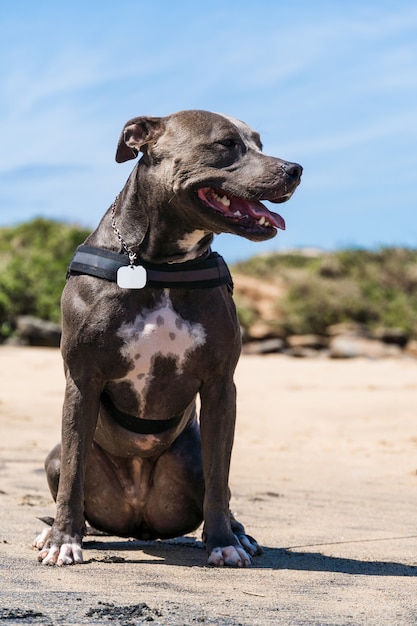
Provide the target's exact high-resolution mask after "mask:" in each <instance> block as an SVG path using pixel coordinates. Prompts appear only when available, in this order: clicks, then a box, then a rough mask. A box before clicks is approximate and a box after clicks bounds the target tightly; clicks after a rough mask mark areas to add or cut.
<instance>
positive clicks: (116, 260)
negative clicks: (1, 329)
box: [34, 110, 302, 567]
mask: <svg viewBox="0 0 417 626" xmlns="http://www.w3.org/2000/svg"><path fill="white" fill-rule="evenodd" d="M139 152H141V153H142V156H141V159H140V160H139V162H138V163H137V164H136V167H135V168H134V169H133V172H132V173H131V175H130V177H129V178H128V180H127V182H126V184H125V186H124V187H123V189H122V191H121V193H120V194H119V196H118V197H117V198H116V200H115V202H114V203H113V204H112V205H111V207H110V208H109V209H108V211H107V212H106V213H105V215H104V217H103V218H102V220H101V222H100V224H99V226H98V228H97V229H96V230H95V231H94V232H93V233H92V234H91V235H90V236H89V237H88V239H87V240H86V242H85V244H84V245H82V246H80V247H79V248H78V249H77V251H76V253H75V255H74V258H73V260H72V262H71V264H70V266H69V272H68V279H67V283H66V286H65V288H64V291H63V295H62V342H61V351H62V355H63V360H64V367H65V376H66V391H65V398H64V405H63V417H62V443H61V444H58V445H57V446H56V447H55V448H54V449H53V450H52V451H51V452H50V453H49V454H48V456H47V458H46V461H45V469H46V475H47V480H48V484H49V488H50V490H51V493H52V496H53V498H54V500H56V517H55V519H54V521H53V524H52V526H51V527H50V528H46V529H44V531H43V532H42V533H41V534H40V535H39V536H38V537H37V538H36V539H35V542H34V546H35V547H36V548H37V549H38V550H39V552H38V559H39V561H40V562H42V563H43V564H46V565H68V564H76V563H81V562H82V558H83V557H82V539H83V536H84V535H85V533H86V522H88V524H89V525H90V526H92V527H93V528H95V529H98V530H100V531H103V532H104V533H108V534H111V535H116V536H120V537H132V538H136V539H144V540H151V539H156V538H161V539H165V538H172V537H178V536H181V535H183V534H186V533H188V532H191V531H193V530H195V529H196V528H198V526H199V525H200V524H201V523H202V522H204V525H203V534H202V538H203V541H204V543H205V546H206V549H207V553H208V563H209V564H211V565H214V566H222V565H229V566H238V567H241V566H248V565H250V563H251V557H253V556H254V555H257V554H260V553H261V548H260V547H259V545H258V543H257V542H256V541H255V539H253V537H251V536H250V535H248V534H246V532H245V529H244V527H243V525H242V524H241V523H239V522H238V521H237V520H236V519H235V518H234V516H233V515H232V513H231V511H230V509H229V500H230V491H229V486H228V477H229V467H230V458H231V452H232V445H233V437H234V428H235V415H236V393H235V385H234V382H233V374H234V370H235V366H236V364H237V361H238V358H239V354H240V347H241V336H240V328H239V323H238V319H237V315H236V309H235V306H234V303H233V298H232V281H231V277H230V274H229V271H228V269H227V266H226V264H225V263H224V261H223V259H222V258H221V257H220V256H219V255H217V254H216V253H213V252H211V248H210V246H211V243H212V240H213V236H214V234H219V233H233V234H235V235H239V236H241V237H245V238H247V239H250V240H253V241H264V240H267V239H270V238H272V237H274V236H275V235H276V233H277V230H278V229H284V228H285V223H284V220H283V218H282V217H281V216H279V215H278V214H277V213H274V212H272V211H270V210H268V209H267V208H266V207H265V206H264V205H263V204H262V203H261V201H262V200H267V201H271V202H273V203H282V202H285V201H286V200H288V199H289V198H290V197H291V195H292V194H293V192H294V190H295V189H296V187H297V186H298V185H299V183H300V179H301V174H302V167H301V166H300V165H298V164H296V163H290V162H288V161H284V160H282V159H279V158H275V157H272V156H267V155H265V154H264V153H263V152H262V144H261V141H260V137H259V134H258V133H256V132H255V131H253V130H252V129H251V128H250V127H249V126H247V125H246V124H245V123H243V122H241V121H239V120H237V119H234V118H232V117H228V116H225V115H221V114H217V113H211V112H207V111H199V110H192V111H180V112H178V113H174V114H172V115H168V116H166V117H137V118H134V119H131V120H130V121H128V122H127V123H126V125H125V126H124V128H123V131H122V134H121V137H120V140H119V143H118V146H117V153H116V161H117V162H119V163H121V162H125V161H127V160H129V159H135V158H136V157H137V156H138V154H139ZM197 396H199V398H200V409H199V416H197V409H196V398H197Z"/></svg>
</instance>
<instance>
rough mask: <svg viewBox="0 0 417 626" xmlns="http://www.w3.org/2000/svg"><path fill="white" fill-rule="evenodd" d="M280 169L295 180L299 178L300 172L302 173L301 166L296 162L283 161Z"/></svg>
mask: <svg viewBox="0 0 417 626" xmlns="http://www.w3.org/2000/svg"><path fill="white" fill-rule="evenodd" d="M282 169H283V170H284V172H285V173H286V174H287V176H289V177H290V178H292V179H293V180H294V181H295V182H296V181H298V180H300V178H301V174H302V173H303V168H302V167H301V165H298V163H288V162H285V163H284V164H283V165H282Z"/></svg>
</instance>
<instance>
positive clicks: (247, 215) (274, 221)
mask: <svg viewBox="0 0 417 626" xmlns="http://www.w3.org/2000/svg"><path fill="white" fill-rule="evenodd" d="M197 194H198V197H199V199H200V200H201V201H202V202H204V204H206V205H207V206H209V207H210V208H211V209H214V210H215V211H217V212H218V213H221V214H222V215H223V216H224V217H226V218H228V219H229V220H231V221H232V222H234V223H235V224H239V225H240V226H244V227H247V228H254V227H256V228H262V229H265V230H268V229H269V230H275V229H278V228H279V229H280V230H285V221H284V219H283V218H282V217H281V215H278V213H274V212H272V211H269V210H268V209H267V208H266V207H265V206H264V205H263V204H261V203H260V202H258V201H257V200H244V199H243V198H239V197H238V196H234V195H232V194H230V193H227V192H225V191H223V190H222V189H212V188H211V187H204V188H202V189H198V191H197ZM286 199H287V198H286V197H285V198H283V199H282V201H285V200H286ZM274 201H275V202H277V201H278V202H279V201H280V200H274Z"/></svg>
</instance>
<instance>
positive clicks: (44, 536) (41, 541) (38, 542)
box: [32, 528, 51, 550]
mask: <svg viewBox="0 0 417 626" xmlns="http://www.w3.org/2000/svg"><path fill="white" fill-rule="evenodd" d="M50 534H51V529H50V528H44V529H43V531H42V532H41V533H40V534H39V535H38V536H37V537H36V538H35V540H34V542H33V544H32V546H33V547H34V548H38V550H42V548H43V546H44V545H45V543H46V542H47V541H48V539H49V535H50Z"/></svg>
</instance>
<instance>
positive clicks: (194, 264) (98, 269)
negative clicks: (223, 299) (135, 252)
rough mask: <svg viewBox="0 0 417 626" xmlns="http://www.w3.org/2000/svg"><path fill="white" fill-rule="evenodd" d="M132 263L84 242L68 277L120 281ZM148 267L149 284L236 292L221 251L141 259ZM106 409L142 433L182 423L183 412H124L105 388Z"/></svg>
mask: <svg viewBox="0 0 417 626" xmlns="http://www.w3.org/2000/svg"><path fill="white" fill-rule="evenodd" d="M129 264H130V261H129V257H128V256H127V255H126V254H119V253H117V252H112V251H111V250H105V249H104V248H96V247H94V246H88V245H81V246H78V248H77V249H76V251H75V254H74V256H73V257H72V259H71V261H70V264H69V266H68V271H67V278H69V276H72V275H81V274H87V275H88V276H95V277H96V278H102V279H104V280H108V281H111V282H117V271H118V269H119V268H120V267H125V266H128V265H129ZM135 265H141V266H142V267H144V268H145V270H146V275H147V279H146V285H145V287H154V288H157V289H163V288H166V287H168V288H170V289H172V288H181V289H184V288H186V289H209V288H213V287H220V286H221V285H227V286H228V288H229V289H230V291H233V281H232V277H231V275H230V272H229V268H228V267H227V265H226V263H225V262H224V260H223V258H222V257H221V256H220V255H219V254H217V252H211V251H209V252H208V253H207V254H206V256H204V257H203V258H200V259H197V260H195V261H186V262H185V263H181V265H180V266H179V264H175V263H174V264H170V263H161V264H156V263H147V262H145V261H141V260H140V261H138V262H136V263H135ZM101 402H102V405H103V406H104V408H105V410H106V411H107V412H108V413H109V414H110V415H111V417H112V418H113V419H114V420H115V421H116V422H117V423H118V424H120V425H121V426H123V428H126V429H127V430H130V431H132V432H135V433H139V434H141V435H158V434H160V433H162V432H164V431H166V430H169V429H170V428H174V427H176V426H178V425H179V423H180V422H181V420H182V417H183V416H182V415H177V416H175V417H172V418H171V419H166V420H148V419H143V418H137V417H135V416H134V415H129V414H128V413H124V412H123V411H120V409H118V408H117V406H116V405H115V404H114V402H113V400H112V398H111V397H110V395H109V394H108V393H107V392H106V391H105V392H103V393H102V395H101Z"/></svg>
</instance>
